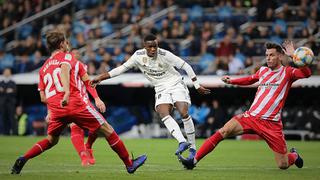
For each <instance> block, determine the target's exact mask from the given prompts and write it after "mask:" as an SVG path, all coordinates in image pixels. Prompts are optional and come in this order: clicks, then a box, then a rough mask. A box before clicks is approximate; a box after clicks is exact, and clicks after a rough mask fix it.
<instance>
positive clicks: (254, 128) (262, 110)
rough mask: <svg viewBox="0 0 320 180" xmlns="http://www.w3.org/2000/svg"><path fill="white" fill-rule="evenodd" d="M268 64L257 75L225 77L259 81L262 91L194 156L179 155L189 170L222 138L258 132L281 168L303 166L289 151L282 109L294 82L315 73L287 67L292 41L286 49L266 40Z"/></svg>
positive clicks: (228, 80)
mask: <svg viewBox="0 0 320 180" xmlns="http://www.w3.org/2000/svg"><path fill="white" fill-rule="evenodd" d="M265 47H266V61H267V67H261V68H260V69H259V70H258V71H257V72H256V73H255V74H254V75H251V76H248V77H243V78H237V79H232V78H230V77H229V76H225V77H223V78H222V81H223V82H225V83H226V84H235V85H251V84H254V83H255V82H258V90H257V93H256V96H255V98H254V101H253V103H252V105H251V107H250V109H249V110H248V111H246V112H244V113H243V114H239V115H236V116H234V117H233V118H231V120H229V121H228V122H227V123H226V124H225V125H224V126H223V127H222V128H221V129H219V130H218V131H217V132H216V133H215V134H213V135H212V136H211V137H210V138H208V139H207V140H206V141H205V142H204V143H203V145H202V146H201V147H200V148H199V151H198V152H197V153H196V156H195V157H194V158H186V159H185V158H184V157H182V156H179V159H180V160H181V162H182V164H183V165H184V166H185V168H187V169H193V168H194V167H195V165H196V164H197V163H198V162H199V161H200V160H201V159H202V158H203V157H204V156H205V155H207V154H208V153H210V152H211V151H212V150H213V149H214V148H215V147H216V146H217V145H218V143H219V142H220V141H222V140H223V139H224V138H227V137H230V136H236V135H240V134H257V135H259V136H260V137H261V138H263V139H264V140H265V141H266V142H267V144H268V145H269V147H270V148H271V149H272V151H273V153H274V157H275V160H276V163H277V165H278V167H279V168H280V169H287V168H289V166H291V165H293V164H295V165H296V166H297V167H298V168H302V166H303V160H302V158H301V157H300V156H299V154H298V153H297V151H296V149H295V148H292V149H291V150H290V152H289V153H288V152H287V145H286V141H285V139H284V134H283V132H282V128H283V127H282V122H281V111H282V108H283V106H284V103H285V100H286V97H287V95H288V92H289V89H290V87H291V85H292V83H293V82H294V81H296V80H298V79H302V78H308V77H310V75H311V70H310V68H309V67H307V66H305V67H301V68H294V67H290V66H286V67H285V66H283V65H282V64H281V59H282V57H283V55H284V53H285V54H287V55H292V54H293V52H294V47H293V44H292V43H285V44H284V49H282V47H281V46H280V45H278V44H275V43H266V45H265Z"/></svg>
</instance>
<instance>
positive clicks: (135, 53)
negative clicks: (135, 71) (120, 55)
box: [133, 49, 147, 56]
mask: <svg viewBox="0 0 320 180" xmlns="http://www.w3.org/2000/svg"><path fill="white" fill-rule="evenodd" d="M133 54H134V55H136V56H143V55H146V54H147V51H146V50H145V49H138V50H136V52H134V53H133Z"/></svg>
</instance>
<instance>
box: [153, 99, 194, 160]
mask: <svg viewBox="0 0 320 180" xmlns="http://www.w3.org/2000/svg"><path fill="white" fill-rule="evenodd" d="M172 108H173V107H172V105H171V104H159V105H157V106H156V110H157V112H158V113H159V115H160V118H161V121H162V122H163V124H164V125H165V126H166V128H167V129H168V131H169V132H170V134H171V135H172V136H173V137H174V138H175V139H176V140H177V141H178V142H179V146H178V149H177V151H176V153H175V154H176V155H178V154H180V153H182V152H183V151H185V150H187V149H188V148H189V146H190V143H188V142H187V140H186V139H185V138H184V136H183V134H182V132H181V130H180V127H179V125H178V123H177V122H176V120H174V119H173V118H172V117H171V115H170V112H171V111H172Z"/></svg>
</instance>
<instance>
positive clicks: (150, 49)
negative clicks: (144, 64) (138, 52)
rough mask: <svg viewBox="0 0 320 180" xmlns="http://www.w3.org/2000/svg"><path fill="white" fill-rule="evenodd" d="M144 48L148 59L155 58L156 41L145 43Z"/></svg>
mask: <svg viewBox="0 0 320 180" xmlns="http://www.w3.org/2000/svg"><path fill="white" fill-rule="evenodd" d="M144 48H145V49H146V50H147V55H148V56H149V57H155V56H156V55H157V49H158V43H157V41H146V42H145V43H144Z"/></svg>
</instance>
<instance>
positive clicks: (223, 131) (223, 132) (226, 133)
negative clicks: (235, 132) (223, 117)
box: [219, 127, 231, 138]
mask: <svg viewBox="0 0 320 180" xmlns="http://www.w3.org/2000/svg"><path fill="white" fill-rule="evenodd" d="M219 132H220V133H221V135H222V137H223V138H225V137H228V136H229V135H230V133H231V130H230V129H228V128H225V127H223V128H221V129H219Z"/></svg>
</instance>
